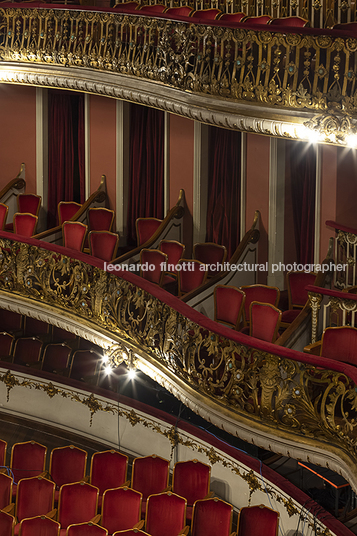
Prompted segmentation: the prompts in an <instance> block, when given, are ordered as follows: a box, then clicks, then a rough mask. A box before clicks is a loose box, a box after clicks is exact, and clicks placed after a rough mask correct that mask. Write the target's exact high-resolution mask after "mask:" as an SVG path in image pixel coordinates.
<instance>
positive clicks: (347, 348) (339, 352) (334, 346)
mask: <svg viewBox="0 0 357 536" xmlns="http://www.w3.org/2000/svg"><path fill="white" fill-rule="evenodd" d="M320 355H321V356H323V357H329V358H330V359H336V360H338V361H343V362H344V363H350V364H351V365H357V328H354V327H351V326H339V327H329V328H326V329H325V330H324V332H323V334H322V339H321V350H320Z"/></svg>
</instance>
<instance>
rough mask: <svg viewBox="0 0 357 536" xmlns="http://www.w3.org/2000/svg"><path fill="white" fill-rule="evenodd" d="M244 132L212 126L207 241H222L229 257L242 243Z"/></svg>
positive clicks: (218, 242)
mask: <svg viewBox="0 0 357 536" xmlns="http://www.w3.org/2000/svg"><path fill="white" fill-rule="evenodd" d="M240 155H241V134H240V132H235V131H232V130H226V129H222V128H216V127H211V128H210V135H209V176H208V203H207V230H206V242H215V243H217V244H223V245H224V246H226V248H227V252H228V256H227V259H230V258H231V256H232V254H233V253H234V251H235V250H236V248H237V246H238V244H239V228H240V160H241V158H240Z"/></svg>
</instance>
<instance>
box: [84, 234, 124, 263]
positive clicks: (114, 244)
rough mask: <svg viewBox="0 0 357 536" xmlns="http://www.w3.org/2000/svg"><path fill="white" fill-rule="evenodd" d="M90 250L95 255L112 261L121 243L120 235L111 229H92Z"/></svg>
mask: <svg viewBox="0 0 357 536" xmlns="http://www.w3.org/2000/svg"><path fill="white" fill-rule="evenodd" d="M88 238H89V252H90V254H91V255H93V257H97V259H102V260H103V261H106V262H110V261H112V260H113V259H115V257H116V254H117V249H118V244H119V235H117V234H116V233H111V232H110V231H90V233H89V236H88Z"/></svg>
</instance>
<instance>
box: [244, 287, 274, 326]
mask: <svg viewBox="0 0 357 536" xmlns="http://www.w3.org/2000/svg"><path fill="white" fill-rule="evenodd" d="M240 289H241V290H243V292H244V294H245V301H244V325H245V328H243V329H242V330H241V331H242V332H243V333H246V334H249V322H250V317H249V314H250V304H251V303H252V302H253V301H258V302H261V303H271V304H272V305H275V307H276V306H277V305H278V303H279V299H280V290H279V289H278V287H271V286H268V285H259V284H258V285H243V286H242V287H240Z"/></svg>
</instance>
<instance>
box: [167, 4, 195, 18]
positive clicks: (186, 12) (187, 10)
mask: <svg viewBox="0 0 357 536" xmlns="http://www.w3.org/2000/svg"><path fill="white" fill-rule="evenodd" d="M193 10H194V9H193V7H191V6H180V7H167V8H166V9H165V11H164V13H166V14H167V15H170V17H172V18H175V16H176V15H178V16H180V17H189V16H190V14H191V13H192V11H193Z"/></svg>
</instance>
